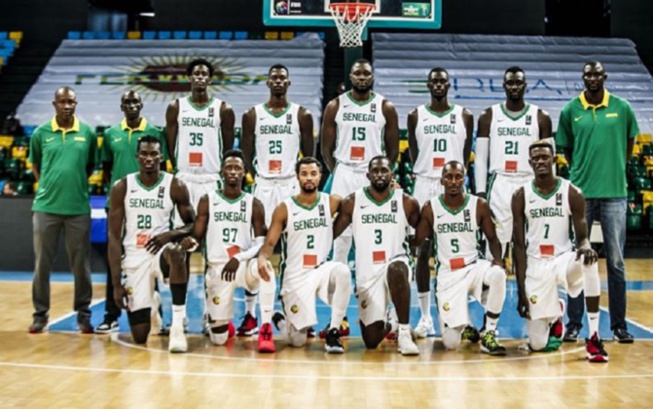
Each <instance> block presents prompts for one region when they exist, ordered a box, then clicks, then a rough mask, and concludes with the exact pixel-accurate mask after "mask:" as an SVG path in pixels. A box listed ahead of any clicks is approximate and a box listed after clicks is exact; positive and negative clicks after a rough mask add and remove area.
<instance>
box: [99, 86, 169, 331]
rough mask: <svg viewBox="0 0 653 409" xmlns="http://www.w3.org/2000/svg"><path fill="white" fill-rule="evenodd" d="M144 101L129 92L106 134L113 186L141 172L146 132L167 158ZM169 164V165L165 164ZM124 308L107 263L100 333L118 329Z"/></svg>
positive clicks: (106, 166)
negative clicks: (140, 153) (140, 142)
mask: <svg viewBox="0 0 653 409" xmlns="http://www.w3.org/2000/svg"><path fill="white" fill-rule="evenodd" d="M142 109H143V101H142V100H141V97H140V96H139V95H138V93H136V92H135V91H127V92H125V93H124V94H123V95H122V97H121V98H120V110H121V111H122V112H123V113H124V114H125V119H123V120H122V122H120V123H119V124H116V125H114V126H112V127H111V128H109V129H108V130H107V131H106V132H105V134H104V142H103V143H102V149H101V151H100V152H101V158H102V167H103V173H104V180H105V182H108V183H109V186H113V184H114V183H116V182H117V181H118V180H120V179H122V178H124V177H125V176H127V175H128V174H130V173H134V172H138V162H137V160H136V153H137V152H136V151H137V146H138V139H139V138H141V137H142V136H145V135H150V136H154V137H155V138H157V139H158V140H159V141H161V146H162V150H163V152H164V158H163V159H164V160H163V162H162V163H163V164H165V159H167V157H166V154H165V152H167V149H166V145H165V137H164V136H163V132H162V131H161V130H160V129H159V128H157V127H155V126H153V125H151V124H150V123H148V122H147V120H146V119H145V118H143V117H142V116H141V110H142ZM164 166H165V165H164ZM110 205H111V203H110V202H109V197H107V206H106V207H107V213H108V210H109V206H110ZM118 318H120V308H118V306H117V305H116V302H115V301H114V299H113V282H112V280H111V272H110V271H109V266H108V263H107V286H106V303H105V310H104V320H103V322H102V323H101V324H100V325H98V326H97V328H96V329H95V331H96V332H98V333H101V334H105V333H109V332H111V331H114V330H117V329H118Z"/></svg>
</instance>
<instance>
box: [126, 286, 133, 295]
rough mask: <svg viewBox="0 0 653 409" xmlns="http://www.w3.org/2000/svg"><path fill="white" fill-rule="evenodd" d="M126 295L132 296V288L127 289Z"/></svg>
mask: <svg viewBox="0 0 653 409" xmlns="http://www.w3.org/2000/svg"><path fill="white" fill-rule="evenodd" d="M127 294H129V295H132V294H134V287H127Z"/></svg>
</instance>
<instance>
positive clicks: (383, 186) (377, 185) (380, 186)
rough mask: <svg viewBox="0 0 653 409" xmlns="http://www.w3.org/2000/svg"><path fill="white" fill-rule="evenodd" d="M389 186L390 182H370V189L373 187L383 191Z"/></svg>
mask: <svg viewBox="0 0 653 409" xmlns="http://www.w3.org/2000/svg"><path fill="white" fill-rule="evenodd" d="M389 186H390V182H389V181H388V182H383V183H372V189H374V190H375V191H377V192H384V191H386V190H388V187H389Z"/></svg>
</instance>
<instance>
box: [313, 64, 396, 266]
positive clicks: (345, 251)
mask: <svg viewBox="0 0 653 409" xmlns="http://www.w3.org/2000/svg"><path fill="white" fill-rule="evenodd" d="M349 78H350V80H351V84H352V89H351V91H349V92H345V93H344V94H342V95H340V96H338V97H336V98H334V99H333V100H331V102H329V104H328V105H327V107H326V109H325V110H324V119H323V122H322V155H323V156H324V162H325V163H326V165H327V167H328V168H329V170H330V171H331V173H333V184H332V187H331V193H332V194H334V195H338V196H340V197H346V196H347V195H349V194H351V193H353V192H354V191H356V190H358V189H360V188H363V187H365V186H367V185H368V183H369V181H368V179H367V177H366V172H367V166H368V164H369V163H370V160H371V159H372V158H374V157H376V156H379V155H385V156H386V157H387V158H388V159H389V160H390V166H391V167H392V166H394V163H395V162H396V160H397V155H398V154H399V128H398V119H397V111H396V110H395V107H394V105H392V103H391V102H390V101H388V100H387V99H385V98H384V97H383V96H382V95H380V94H378V93H376V92H374V91H372V85H373V83H374V71H373V69H372V65H371V64H370V62H369V61H367V60H365V59H360V60H357V61H355V62H354V64H353V65H352V66H351V70H350V73H349ZM350 247H351V229H348V230H347V231H345V232H343V234H342V236H341V237H338V238H337V239H336V241H335V242H334V244H333V259H334V260H335V261H339V262H342V263H345V264H346V263H347V256H348V255H349V248H350Z"/></svg>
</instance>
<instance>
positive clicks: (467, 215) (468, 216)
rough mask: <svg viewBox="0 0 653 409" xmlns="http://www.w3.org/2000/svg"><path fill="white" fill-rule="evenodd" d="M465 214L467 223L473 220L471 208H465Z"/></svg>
mask: <svg viewBox="0 0 653 409" xmlns="http://www.w3.org/2000/svg"><path fill="white" fill-rule="evenodd" d="M463 216H464V217H465V223H469V222H471V221H472V216H471V214H470V211H469V209H465V210H464V211H463Z"/></svg>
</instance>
